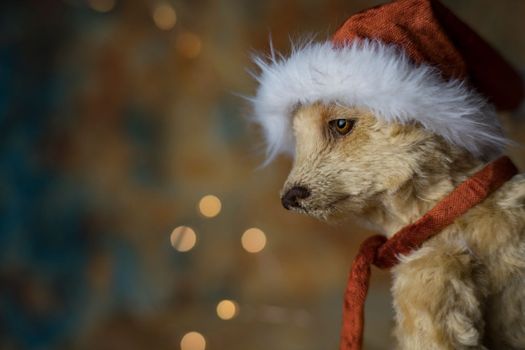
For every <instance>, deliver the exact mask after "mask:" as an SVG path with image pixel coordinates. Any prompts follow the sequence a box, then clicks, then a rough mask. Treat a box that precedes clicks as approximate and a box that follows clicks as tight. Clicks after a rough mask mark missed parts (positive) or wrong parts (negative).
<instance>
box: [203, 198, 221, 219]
mask: <svg viewBox="0 0 525 350" xmlns="http://www.w3.org/2000/svg"><path fill="white" fill-rule="evenodd" d="M221 208H222V204H221V200H220V199H219V198H218V197H216V196H214V195H211V194H210V195H207V196H204V197H202V198H201V200H200V201H199V211H200V213H201V214H202V215H204V216H205V217H207V218H213V217H215V216H217V215H219V213H220V212H221Z"/></svg>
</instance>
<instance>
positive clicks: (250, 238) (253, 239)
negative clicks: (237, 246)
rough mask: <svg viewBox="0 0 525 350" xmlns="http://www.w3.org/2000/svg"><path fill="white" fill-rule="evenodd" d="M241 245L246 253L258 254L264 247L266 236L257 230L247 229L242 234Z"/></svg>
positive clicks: (253, 228)
mask: <svg viewBox="0 0 525 350" xmlns="http://www.w3.org/2000/svg"><path fill="white" fill-rule="evenodd" d="M241 244H242V247H243V248H244V249H245V250H246V251H247V252H250V253H258V252H260V251H261V250H263V249H264V247H265V246H266V235H265V234H264V232H263V231H262V230H260V229H258V228H255V227H252V228H249V229H247V230H246V231H244V233H243V234H242V237H241Z"/></svg>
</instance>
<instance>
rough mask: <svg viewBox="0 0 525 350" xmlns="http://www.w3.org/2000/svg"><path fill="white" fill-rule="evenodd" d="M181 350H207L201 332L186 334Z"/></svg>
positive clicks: (182, 340)
mask: <svg viewBox="0 0 525 350" xmlns="http://www.w3.org/2000/svg"><path fill="white" fill-rule="evenodd" d="M180 348H181V350H205V349H206V339H204V336H203V335H202V334H200V333H199V332H189V333H186V334H184V336H183V337H182V339H181V341H180Z"/></svg>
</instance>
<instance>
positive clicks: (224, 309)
mask: <svg viewBox="0 0 525 350" xmlns="http://www.w3.org/2000/svg"><path fill="white" fill-rule="evenodd" d="M238 314H239V305H238V304H237V303H236V302H235V301H233V300H221V301H220V302H219V303H218V304H217V316H219V318H220V319H223V320H231V319H232V318H235V316H237V315H238Z"/></svg>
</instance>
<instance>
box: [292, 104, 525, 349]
mask: <svg viewBox="0 0 525 350" xmlns="http://www.w3.org/2000/svg"><path fill="white" fill-rule="evenodd" d="M340 118H342V119H348V118H351V119H354V120H356V123H355V126H354V128H353V130H352V131H351V133H350V134H348V135H345V136H341V137H333V135H332V136H331V134H330V132H328V129H327V128H328V122H329V121H330V120H332V119H340ZM293 130H294V137H295V141H296V157H295V160H294V165H293V169H292V171H291V173H290V175H289V177H288V180H287V181H286V184H285V186H284V188H283V193H284V192H286V190H288V189H289V188H291V187H293V186H296V185H299V186H304V187H306V188H307V189H308V190H309V191H310V196H309V197H308V198H305V199H302V200H300V208H295V209H294V210H296V211H298V212H303V213H306V214H308V215H312V216H314V217H317V218H320V219H323V220H327V221H338V220H341V219H343V218H347V217H348V216H349V215H352V216H353V217H357V218H360V219H362V220H363V221H365V222H366V223H367V224H368V225H372V227H374V228H375V229H376V230H379V231H381V232H383V233H384V234H386V235H392V234H393V233H395V232H396V231H397V230H399V229H400V228H401V227H403V226H405V225H407V224H409V223H411V222H413V221H415V220H416V219H418V218H419V217H421V216H422V215H423V214H424V213H425V212H427V211H428V210H429V209H431V208H432V207H433V205H434V204H436V203H437V202H438V201H439V200H440V199H441V198H443V197H444V196H445V195H446V194H448V193H449V192H450V191H452V189H453V188H454V187H455V186H457V185H458V184H459V183H461V182H462V181H463V180H465V179H466V178H467V177H468V176H470V175H472V174H473V173H474V172H476V171H478V170H479V169H481V168H482V167H483V165H484V163H483V162H482V161H480V160H478V159H475V158H474V157H473V156H471V155H470V154H469V153H468V152H466V151H464V150H462V149H460V148H458V147H457V146H452V145H451V144H449V143H447V142H446V141H445V140H443V139H442V138H441V137H439V136H436V135H435V134H432V133H431V132H429V131H427V130H425V129H423V128H422V127H420V126H419V125H417V124H412V125H400V124H395V123H387V122H384V121H381V120H380V119H377V118H375V117H374V116H373V115H372V114H371V113H369V112H367V111H366V110H359V109H355V108H348V107H344V106H337V105H329V106H327V105H322V104H313V105H308V106H303V107H299V108H298V109H297V110H296V111H295V113H294V117H293ZM393 275H394V281H393V287H392V292H393V296H394V308H395V311H396V329H395V334H396V336H397V339H398V343H399V349H405V350H408V349H414V350H422V349H425V350H432V349H436V350H437V349H498V350H499V349H525V176H524V175H517V176H515V177H514V178H513V179H512V180H510V181H509V182H507V183H506V184H505V185H503V187H501V188H500V189H499V190H497V191H496V192H495V193H493V194H492V195H491V196H490V197H489V198H487V199H486V200H485V201H483V202H482V203H481V204H479V205H477V206H476V207H474V208H472V209H471V210H470V211H469V212H467V214H465V215H464V216H462V217H461V218H460V219H458V220H456V221H455V223H454V224H453V225H451V226H449V227H448V228H446V229H445V230H444V231H442V232H441V233H440V234H439V235H437V236H436V237H434V238H432V239H431V240H429V241H427V242H426V243H425V244H424V245H423V247H422V248H421V249H419V250H417V251H415V252H413V253H412V254H410V255H409V256H406V257H403V258H402V262H401V263H400V264H399V265H398V266H397V267H395V268H394V269H393Z"/></svg>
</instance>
